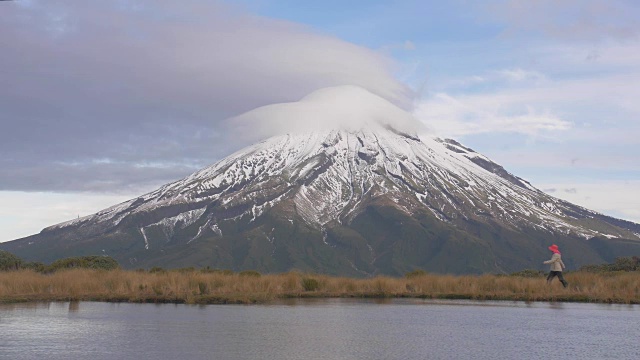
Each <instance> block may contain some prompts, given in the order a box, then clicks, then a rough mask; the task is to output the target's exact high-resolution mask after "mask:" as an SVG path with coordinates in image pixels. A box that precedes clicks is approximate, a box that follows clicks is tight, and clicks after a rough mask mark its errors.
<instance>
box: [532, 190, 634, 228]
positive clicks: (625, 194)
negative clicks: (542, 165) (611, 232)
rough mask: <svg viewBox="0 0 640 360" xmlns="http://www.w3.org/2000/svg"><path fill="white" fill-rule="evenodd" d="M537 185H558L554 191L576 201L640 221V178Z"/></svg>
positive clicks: (565, 198)
mask: <svg viewBox="0 0 640 360" xmlns="http://www.w3.org/2000/svg"><path fill="white" fill-rule="evenodd" d="M534 185H535V186H536V187H538V188H540V189H547V190H548V189H555V191H553V192H551V193H550V194H551V195H553V196H555V197H557V198H560V199H563V200H566V201H569V202H571V203H573V204H576V205H580V206H583V207H585V208H587V209H591V210H595V211H597V212H600V213H603V214H606V215H609V216H614V217H618V218H621V219H625V220H629V221H633V222H635V223H638V224H640V208H639V207H638V204H640V180H627V181H614V180H606V181H598V182H585V183H576V182H555V183H540V184H534Z"/></svg>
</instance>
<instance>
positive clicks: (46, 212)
mask: <svg viewBox="0 0 640 360" xmlns="http://www.w3.org/2000/svg"><path fill="white" fill-rule="evenodd" d="M137 195H139V194H127V195H125V194H120V195H104V194H87V193H43V192H19V191H0V204H2V206H0V229H2V233H0V242H3V241H9V240H14V239H18V238H21V237H25V236H29V235H33V234H37V233H39V232H40V230H42V229H43V228H45V227H47V226H51V225H53V224H57V223H61V222H64V221H67V220H72V219H75V218H76V217H78V216H80V217H82V216H86V215H90V214H93V213H96V212H97V211H99V210H102V209H104V208H107V207H109V206H112V205H115V204H118V203H120V202H123V201H126V200H129V199H131V198H133V197H135V196H137Z"/></svg>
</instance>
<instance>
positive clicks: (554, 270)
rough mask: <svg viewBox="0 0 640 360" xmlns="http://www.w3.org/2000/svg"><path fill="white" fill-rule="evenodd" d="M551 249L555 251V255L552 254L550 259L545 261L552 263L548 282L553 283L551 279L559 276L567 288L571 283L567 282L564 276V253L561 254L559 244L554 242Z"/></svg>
mask: <svg viewBox="0 0 640 360" xmlns="http://www.w3.org/2000/svg"><path fill="white" fill-rule="evenodd" d="M549 250H551V252H553V255H552V256H551V259H550V260H547V261H545V262H544V263H545V264H550V265H551V271H550V272H549V276H547V284H551V280H553V278H554V277H556V276H557V277H558V279H560V282H561V283H562V286H564V287H565V288H566V287H567V286H568V285H569V283H568V282H566V281H565V280H564V277H563V276H562V269H564V268H565V266H564V263H563V262H562V255H561V254H560V250H558V245H556V244H553V245H551V246H549Z"/></svg>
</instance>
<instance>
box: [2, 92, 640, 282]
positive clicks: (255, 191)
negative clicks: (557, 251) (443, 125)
mask: <svg viewBox="0 0 640 360" xmlns="http://www.w3.org/2000/svg"><path fill="white" fill-rule="evenodd" d="M354 94H355V97H354ZM343 97H349V98H352V99H353V98H356V99H357V101H356V102H355V103H356V105H357V106H356V107H355V108H354V107H352V105H353V104H350V103H349V102H347V101H345V100H344V99H343ZM336 100H337V101H336ZM331 104H336V106H335V107H333V108H331V107H330V106H331ZM325 106H328V107H329V108H325ZM367 106H369V107H367ZM361 107H365V109H360V108H361ZM313 109H315V111H314V112H313V113H309V118H310V119H311V120H312V121H311V123H313V124H314V125H313V126H311V128H310V129H306V130H305V129H302V128H299V129H296V131H295V132H292V133H290V134H287V135H280V136H274V137H271V138H269V139H267V140H264V141H262V142H260V143H257V144H255V145H253V146H250V147H247V148H245V149H243V150H240V151H238V152H236V153H235V154H232V155H230V156H229V157H227V158H225V159H223V160H221V161H219V162H217V163H216V164H214V165H212V166H210V167H207V168H205V169H202V170H200V171H198V172H196V173H194V174H192V175H190V176H188V177H186V178H184V179H182V180H179V181H176V182H174V183H171V184H167V185H165V186H163V187H161V188H159V189H158V190H156V191H153V192H151V193H148V194H146V195H143V196H140V197H139V198H136V199H132V200H130V201H127V202H124V203H122V204H119V205H116V206H113V207H110V208H108V209H105V210H102V211H100V212H98V213H96V214H94V215H91V216H87V217H84V218H80V219H76V220H72V221H69V222H65V223H62V224H58V225H54V226H51V227H48V228H46V229H44V230H42V232H41V233H40V234H37V235H33V236H30V237H27V238H23V239H19V240H15V241H12V242H8V243H3V244H0V248H2V249H4V250H7V251H11V252H13V253H15V254H16V255H18V256H21V257H23V258H25V259H29V260H39V261H51V260H54V259H57V258H60V257H65V256H76V255H88V254H107V255H110V256H112V257H114V258H116V259H117V260H118V261H119V262H120V263H121V264H123V266H126V267H130V268H136V267H149V266H165V267H185V266H211V267H214V268H229V269H233V270H243V269H256V270H259V271H262V272H282V271H288V270H291V269H298V270H302V271H314V272H321V273H328V274H337V275H348V276H369V275H375V274H389V275H400V274H403V273H405V272H407V271H411V270H414V269H417V268H421V269H425V270H428V271H433V272H449V273H482V272H498V273H505V272H512V271H516V270H521V269H524V268H540V267H541V265H540V263H541V261H542V259H544V258H546V257H547V255H548V254H547V250H546V248H547V246H548V245H549V244H551V243H556V244H558V245H560V246H561V247H562V248H563V249H565V253H564V256H563V259H565V262H566V263H567V265H568V266H569V267H570V268H571V267H577V266H579V265H582V264H587V263H597V262H603V261H610V260H612V259H613V258H614V257H616V256H623V255H629V254H630V253H640V225H638V224H634V223H631V222H627V221H623V220H618V219H614V218H611V217H607V216H604V215H601V214H598V213H596V212H593V211H590V210H587V209H585V208H582V207H579V206H576V205H573V204H570V203H568V202H566V201H562V200H559V199H556V198H553V197H551V196H549V195H547V194H545V193H543V192H541V191H540V190H538V189H536V188H534V187H533V186H532V185H531V184H529V183H528V182H527V181H525V180H523V179H521V178H519V177H517V176H514V175H512V174H510V173H509V172H507V171H506V170H505V169H504V168H502V167H501V166H500V165H498V164H496V163H494V162H493V161H491V160H490V159H488V158H487V157H485V156H483V155H481V154H479V153H477V152H475V151H473V150H472V149H469V148H467V147H465V146H463V145H462V144H460V143H458V142H456V141H454V140H449V139H439V138H436V137H424V136H423V137H418V136H417V135H416V134H415V131H413V130H412V129H415V127H414V124H413V123H412V121H413V120H412V119H411V117H410V115H408V113H406V112H405V111H403V110H401V109H399V108H396V107H395V106H393V105H392V104H391V103H389V102H387V101H386V100H383V99H382V98H379V97H377V96H376V95H373V94H370V93H368V92H366V91H365V90H362V89H358V88H353V87H346V88H345V87H341V88H339V89H338V91H329V90H324V91H321V92H318V93H315V94H312V95H310V96H308V97H307V98H305V99H303V100H302V101H301V102H299V103H291V104H280V105H271V106H267V107H264V108H259V109H256V110H254V111H252V112H249V113H247V114H245V115H242V116H240V117H238V118H237V121H250V119H251V118H256V117H257V118H264V119H266V121H267V122H268V123H272V124H274V123H275V122H278V121H282V122H284V123H286V122H289V121H292V122H293V121H301V120H300V116H304V115H305V114H307V112H308V111H313ZM354 109H355V110H354ZM327 116H329V117H331V118H330V119H329V120H330V121H329V123H331V126H330V127H326V126H324V125H322V126H321V124H322V121H321V120H322V119H323V118H324V117H327ZM407 116H408V117H407ZM352 118H355V120H356V121H350V120H349V119H352ZM341 123H348V124H349V126H339V125H340V124H341Z"/></svg>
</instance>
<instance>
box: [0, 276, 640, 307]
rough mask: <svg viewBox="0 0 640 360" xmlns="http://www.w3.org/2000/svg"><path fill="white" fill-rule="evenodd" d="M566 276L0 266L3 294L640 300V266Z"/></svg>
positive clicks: (195, 299) (2, 297)
mask: <svg viewBox="0 0 640 360" xmlns="http://www.w3.org/2000/svg"><path fill="white" fill-rule="evenodd" d="M565 277H566V279H567V281H569V284H570V285H569V288H567V289H564V288H563V287H562V286H561V285H560V283H559V282H558V280H557V279H556V280H554V282H553V283H552V284H551V285H547V284H546V281H545V279H544V278H524V277H513V276H495V275H480V276H471V275H468V276H452V275H430V274H427V275H423V276H416V277H412V278H392V277H384V276H378V277H375V278H369V279H351V278H342V277H331V276H326V275H316V274H302V273H297V272H291V273H285V274H274V275H262V276H242V275H239V274H222V273H202V272H198V271H182V272H181V271H168V272H158V273H147V272H136V271H125V270H113V271H101V270H85V269H76V270H67V271H59V272H56V273H53V274H48V275H45V274H40V273H36V272H33V271H30V270H21V271H13V272H1V273H0V301H2V302H15V301H39V300H46V301H50V300H53V301H57V300H84V301H87V300H88V301H126V302H175V303H192V304H193V303H203V304H204V303H256V302H268V301H270V300H274V299H278V298H292V297H416V298H449V299H477V300H489V299H491V300H522V301H580V302H608V303H625V304H640V273H638V272H627V273H616V274H592V273H569V274H566V276H565Z"/></svg>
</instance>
